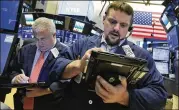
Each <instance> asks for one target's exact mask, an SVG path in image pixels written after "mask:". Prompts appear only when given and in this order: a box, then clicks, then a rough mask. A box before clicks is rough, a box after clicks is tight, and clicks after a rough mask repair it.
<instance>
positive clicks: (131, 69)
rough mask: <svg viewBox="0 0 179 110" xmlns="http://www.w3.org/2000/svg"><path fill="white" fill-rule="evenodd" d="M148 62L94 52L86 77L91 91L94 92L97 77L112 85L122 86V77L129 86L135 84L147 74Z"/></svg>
mask: <svg viewBox="0 0 179 110" xmlns="http://www.w3.org/2000/svg"><path fill="white" fill-rule="evenodd" d="M146 65H147V61H146V60H144V59H141V58H132V57H127V56H125V55H120V54H114V53H108V52H96V51H92V53H91V56H90V59H89V62H88V65H87V68H86V71H85V73H84V75H85V81H86V82H87V83H88V85H89V89H92V90H94V87H95V81H96V77H97V75H100V76H102V77H103V78H104V79H105V80H106V81H108V82H109V83H111V84H112V85H114V86H115V85H117V84H120V76H124V77H126V78H127V83H128V84H135V83H136V82H137V81H138V80H139V79H141V78H142V77H143V76H144V75H145V74H146V73H147V72H148V69H147V68H146Z"/></svg>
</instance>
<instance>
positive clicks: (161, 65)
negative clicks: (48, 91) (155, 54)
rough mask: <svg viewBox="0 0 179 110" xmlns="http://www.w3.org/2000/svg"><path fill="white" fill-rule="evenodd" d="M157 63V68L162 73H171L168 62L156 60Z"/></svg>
mask: <svg viewBox="0 0 179 110" xmlns="http://www.w3.org/2000/svg"><path fill="white" fill-rule="evenodd" d="M155 65H156V68H157V70H158V71H159V72H160V73H161V74H169V69H168V68H169V67H168V63H167V62H157V61H155Z"/></svg>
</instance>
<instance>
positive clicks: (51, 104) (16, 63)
mask: <svg viewBox="0 0 179 110" xmlns="http://www.w3.org/2000/svg"><path fill="white" fill-rule="evenodd" d="M55 47H56V48H57V49H58V51H59V56H60V54H61V52H62V51H64V50H65V49H66V48H67V46H65V45H64V44H62V43H60V42H59V41H58V40H57V43H56V45H55ZM36 49H37V47H36V44H35V43H31V44H28V45H25V46H24V47H22V48H21V49H20V50H19V52H18V54H17V56H16V57H15V59H14V60H13V63H12V65H11V71H12V72H11V74H10V78H11V79H13V78H14V77H15V76H16V75H18V74H20V73H21V71H20V69H23V70H24V72H25V74H26V76H30V73H31V70H32V66H33V61H34V58H35V53H36ZM55 61H56V59H55V57H54V56H53V54H52V53H51V52H50V53H49V55H48V57H47V58H46V60H45V62H44V64H43V66H42V69H41V72H40V75H39V78H38V81H42V82H46V83H47V84H48V85H49V86H50V87H51V85H53V84H52V83H53V82H54V81H56V80H58V78H57V77H53V78H51V77H49V76H53V75H50V74H51V71H54V70H52V68H53V65H54V63H55ZM52 88H53V87H52ZM24 95H25V89H18V91H17V93H16V94H15V95H14V105H15V109H18V110H19V109H22V107H23V106H22V99H23V96H24ZM57 96H59V95H55V94H49V95H45V96H41V97H36V98H35V101H34V109H40V110H41V109H49V108H56V107H55V105H58V104H57V102H58V100H60V99H61V98H60V96H59V97H57Z"/></svg>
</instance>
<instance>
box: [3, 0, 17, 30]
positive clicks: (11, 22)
mask: <svg viewBox="0 0 179 110" xmlns="http://www.w3.org/2000/svg"><path fill="white" fill-rule="evenodd" d="M19 5H20V0H10V1H8V0H1V1H0V8H1V16H0V18H1V23H0V25H1V29H7V30H10V31H14V30H15V26H16V23H17V22H18V19H17V17H18V9H19Z"/></svg>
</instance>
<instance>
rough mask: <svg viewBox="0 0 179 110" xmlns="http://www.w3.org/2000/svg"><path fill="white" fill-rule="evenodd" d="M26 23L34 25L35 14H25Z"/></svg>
mask: <svg viewBox="0 0 179 110" xmlns="http://www.w3.org/2000/svg"><path fill="white" fill-rule="evenodd" d="M24 16H25V21H26V25H33V23H34V17H33V14H24Z"/></svg>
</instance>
